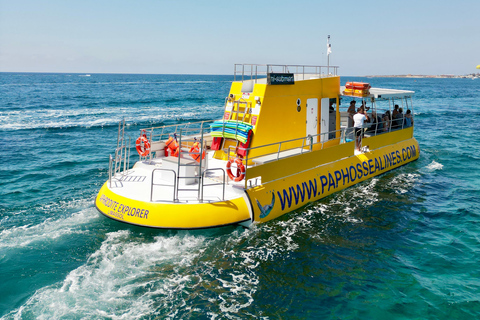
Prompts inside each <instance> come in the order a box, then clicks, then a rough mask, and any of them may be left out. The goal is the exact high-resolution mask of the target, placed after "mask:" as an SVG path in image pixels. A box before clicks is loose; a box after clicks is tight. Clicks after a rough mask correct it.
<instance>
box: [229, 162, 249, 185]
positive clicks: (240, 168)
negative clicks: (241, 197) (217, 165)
mask: <svg viewBox="0 0 480 320" xmlns="http://www.w3.org/2000/svg"><path fill="white" fill-rule="evenodd" d="M234 162H235V164H236V165H237V174H236V175H234V174H233V173H232V169H231V167H232V163H234ZM245 172H246V171H245V166H244V165H243V162H242V160H241V159H239V158H235V159H230V160H228V162H227V174H228V177H229V178H230V179H232V180H233V181H235V182H238V181H242V180H243V178H245Z"/></svg>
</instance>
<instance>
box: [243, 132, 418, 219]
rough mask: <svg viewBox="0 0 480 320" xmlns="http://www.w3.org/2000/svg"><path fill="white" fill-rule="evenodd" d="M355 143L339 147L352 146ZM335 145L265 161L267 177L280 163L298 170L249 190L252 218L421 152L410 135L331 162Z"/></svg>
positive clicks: (282, 210) (366, 176) (319, 194)
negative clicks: (330, 157)
mask: <svg viewBox="0 0 480 320" xmlns="http://www.w3.org/2000/svg"><path fill="white" fill-rule="evenodd" d="M353 143H354V142H352V143H348V144H344V145H342V146H340V147H341V148H353V147H354V146H353ZM336 148H338V147H333V148H329V149H323V150H318V151H314V152H312V153H309V154H308V157H307V154H304V155H299V156H295V157H290V158H286V159H282V160H278V161H276V162H275V163H272V165H271V166H268V164H266V165H263V166H262V167H263V168H262V170H263V173H264V176H267V177H269V175H268V174H269V172H278V171H279V167H282V168H285V170H287V168H295V167H296V168H297V170H298V171H299V172H298V173H295V174H291V175H287V176H285V177H283V178H280V179H273V180H272V181H270V182H267V183H263V184H262V185H261V186H258V187H256V188H252V189H248V190H247V193H248V196H249V198H250V201H251V203H252V204H253V212H254V218H253V220H254V221H256V222H266V221H269V220H271V219H275V218H277V217H279V216H281V215H283V214H285V213H287V212H290V211H293V210H295V209H297V208H300V207H302V206H304V205H305V204H307V203H309V202H312V201H316V200H319V199H322V198H324V197H326V196H329V195H331V194H333V193H335V192H338V191H340V190H342V189H345V188H348V187H350V186H352V185H354V184H357V183H359V182H362V181H365V180H368V179H370V178H372V177H374V176H378V175H380V174H383V173H385V172H387V171H390V170H392V169H395V168H398V167H400V166H402V165H405V164H407V163H409V162H412V161H414V160H416V159H418V157H419V154H420V150H419V145H418V142H417V140H416V139H415V138H411V139H408V140H405V141H401V142H398V143H395V144H392V145H388V146H385V147H380V148H377V149H375V150H372V151H370V152H365V153H359V154H357V155H355V154H351V155H350V156H347V157H345V158H343V159H340V160H337V161H331V162H329V161H328V157H327V154H326V153H331V152H335V149H336ZM337 151H341V150H337ZM322 158H324V159H326V160H325V161H326V162H325V161H322V160H321V159H322ZM303 168H308V169H303ZM285 170H283V172H285ZM287 174H288V172H287ZM262 178H263V177H262ZM262 181H264V180H263V179H262Z"/></svg>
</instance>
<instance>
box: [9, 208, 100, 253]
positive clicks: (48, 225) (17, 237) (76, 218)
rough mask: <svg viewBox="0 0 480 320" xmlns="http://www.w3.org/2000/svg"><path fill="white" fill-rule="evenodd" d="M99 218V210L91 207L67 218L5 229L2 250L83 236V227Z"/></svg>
mask: <svg viewBox="0 0 480 320" xmlns="http://www.w3.org/2000/svg"><path fill="white" fill-rule="evenodd" d="M89 203H90V201H89ZM70 205H71V204H70ZM67 206H68V204H67ZM44 209H45V211H48V210H49V206H45V207H44ZM98 217H99V215H98V212H97V210H96V209H95V208H92V207H90V208H85V209H82V210H81V211H79V212H77V213H74V214H72V215H70V216H67V217H62V218H58V219H55V218H47V219H46V220H45V221H43V222H42V223H40V224H36V225H23V226H18V227H12V228H9V229H5V230H2V232H0V249H4V248H22V247H26V246H28V245H30V244H32V243H34V242H37V241H46V240H53V239H57V238H60V237H62V236H65V235H69V234H82V233H85V230H84V229H83V228H82V225H85V224H87V223H90V222H91V221H92V220H94V219H97V218H98Z"/></svg>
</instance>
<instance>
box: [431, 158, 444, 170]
mask: <svg viewBox="0 0 480 320" xmlns="http://www.w3.org/2000/svg"><path fill="white" fill-rule="evenodd" d="M427 169H428V170H429V171H436V170H442V169H443V164H441V163H438V162H436V161H435V160H433V161H432V162H431V163H430V164H429V165H428V166H427Z"/></svg>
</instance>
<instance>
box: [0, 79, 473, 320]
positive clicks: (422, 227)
mask: <svg viewBox="0 0 480 320" xmlns="http://www.w3.org/2000/svg"><path fill="white" fill-rule="evenodd" d="M232 80H233V79H232V77H231V76H209V75H204V76H202V75H120V74H116V75H112V74H91V76H88V77H86V76H84V75H79V74H27V73H0V96H1V97H2V99H1V100H0V163H2V166H1V167H0V198H1V199H2V201H1V203H0V275H1V277H2V278H1V279H2V281H0V293H1V294H0V317H1V319H157V318H158V319H163V318H165V319H244V318H260V319H387V318H388V319H474V318H479V317H480V280H479V279H480V271H479V270H480V268H478V261H480V192H479V191H480V170H479V169H480V156H479V154H480V144H479V143H478V141H480V122H479V121H478V119H479V117H480V109H479V107H478V106H477V103H478V101H480V80H478V79H477V80H474V81H472V80H470V79H399V78H397V79H396V78H371V79H366V78H355V77H342V83H345V82H346V81H350V80H354V81H357V80H358V81H366V82H370V83H371V84H372V86H374V87H385V88H395V89H406V90H414V91H415V92H416V94H415V98H414V113H415V125H416V126H415V136H416V138H417V140H418V141H419V143H420V149H421V154H420V159H419V160H418V161H416V162H414V163H410V164H408V165H405V166H403V167H401V168H399V169H398V170H395V171H392V172H388V173H386V174H383V175H381V176H379V177H375V178H373V179H370V180H368V181H366V182H363V183H360V184H358V185H356V186H353V187H351V188H348V189H346V190H343V191H341V192H338V193H336V194H334V195H332V196H330V197H327V198H325V199H323V200H320V201H317V202H314V203H310V204H308V205H306V206H305V207H302V208H300V209H298V210H295V211H294V212H292V213H290V214H287V215H285V216H282V217H281V218H280V219H277V220H274V221H271V222H269V223H266V224H262V225H254V226H253V227H252V228H250V229H243V228H241V227H226V228H221V229H215V230H203V231H168V230H154V229H145V228H139V227H134V226H129V225H125V224H121V223H118V222H116V221H112V220H110V219H107V218H105V217H104V216H102V215H100V214H99V213H98V212H97V210H96V208H95V206H94V204H93V201H94V198H95V195H96V193H97V192H98V190H99V188H100V186H101V185H102V184H103V182H104V181H106V179H107V176H108V173H107V168H108V157H109V155H110V154H112V153H113V148H114V146H115V144H116V139H117V131H118V122H119V121H120V120H122V119H125V121H126V123H127V133H128V134H129V135H131V136H132V137H133V136H137V135H138V130H139V129H140V128H143V127H148V126H160V125H166V124H176V123H184V122H189V121H199V120H209V119H217V118H221V117H222V114H223V104H224V99H225V97H226V96H227V94H228V90H229V87H230V82H231V81H232Z"/></svg>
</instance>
